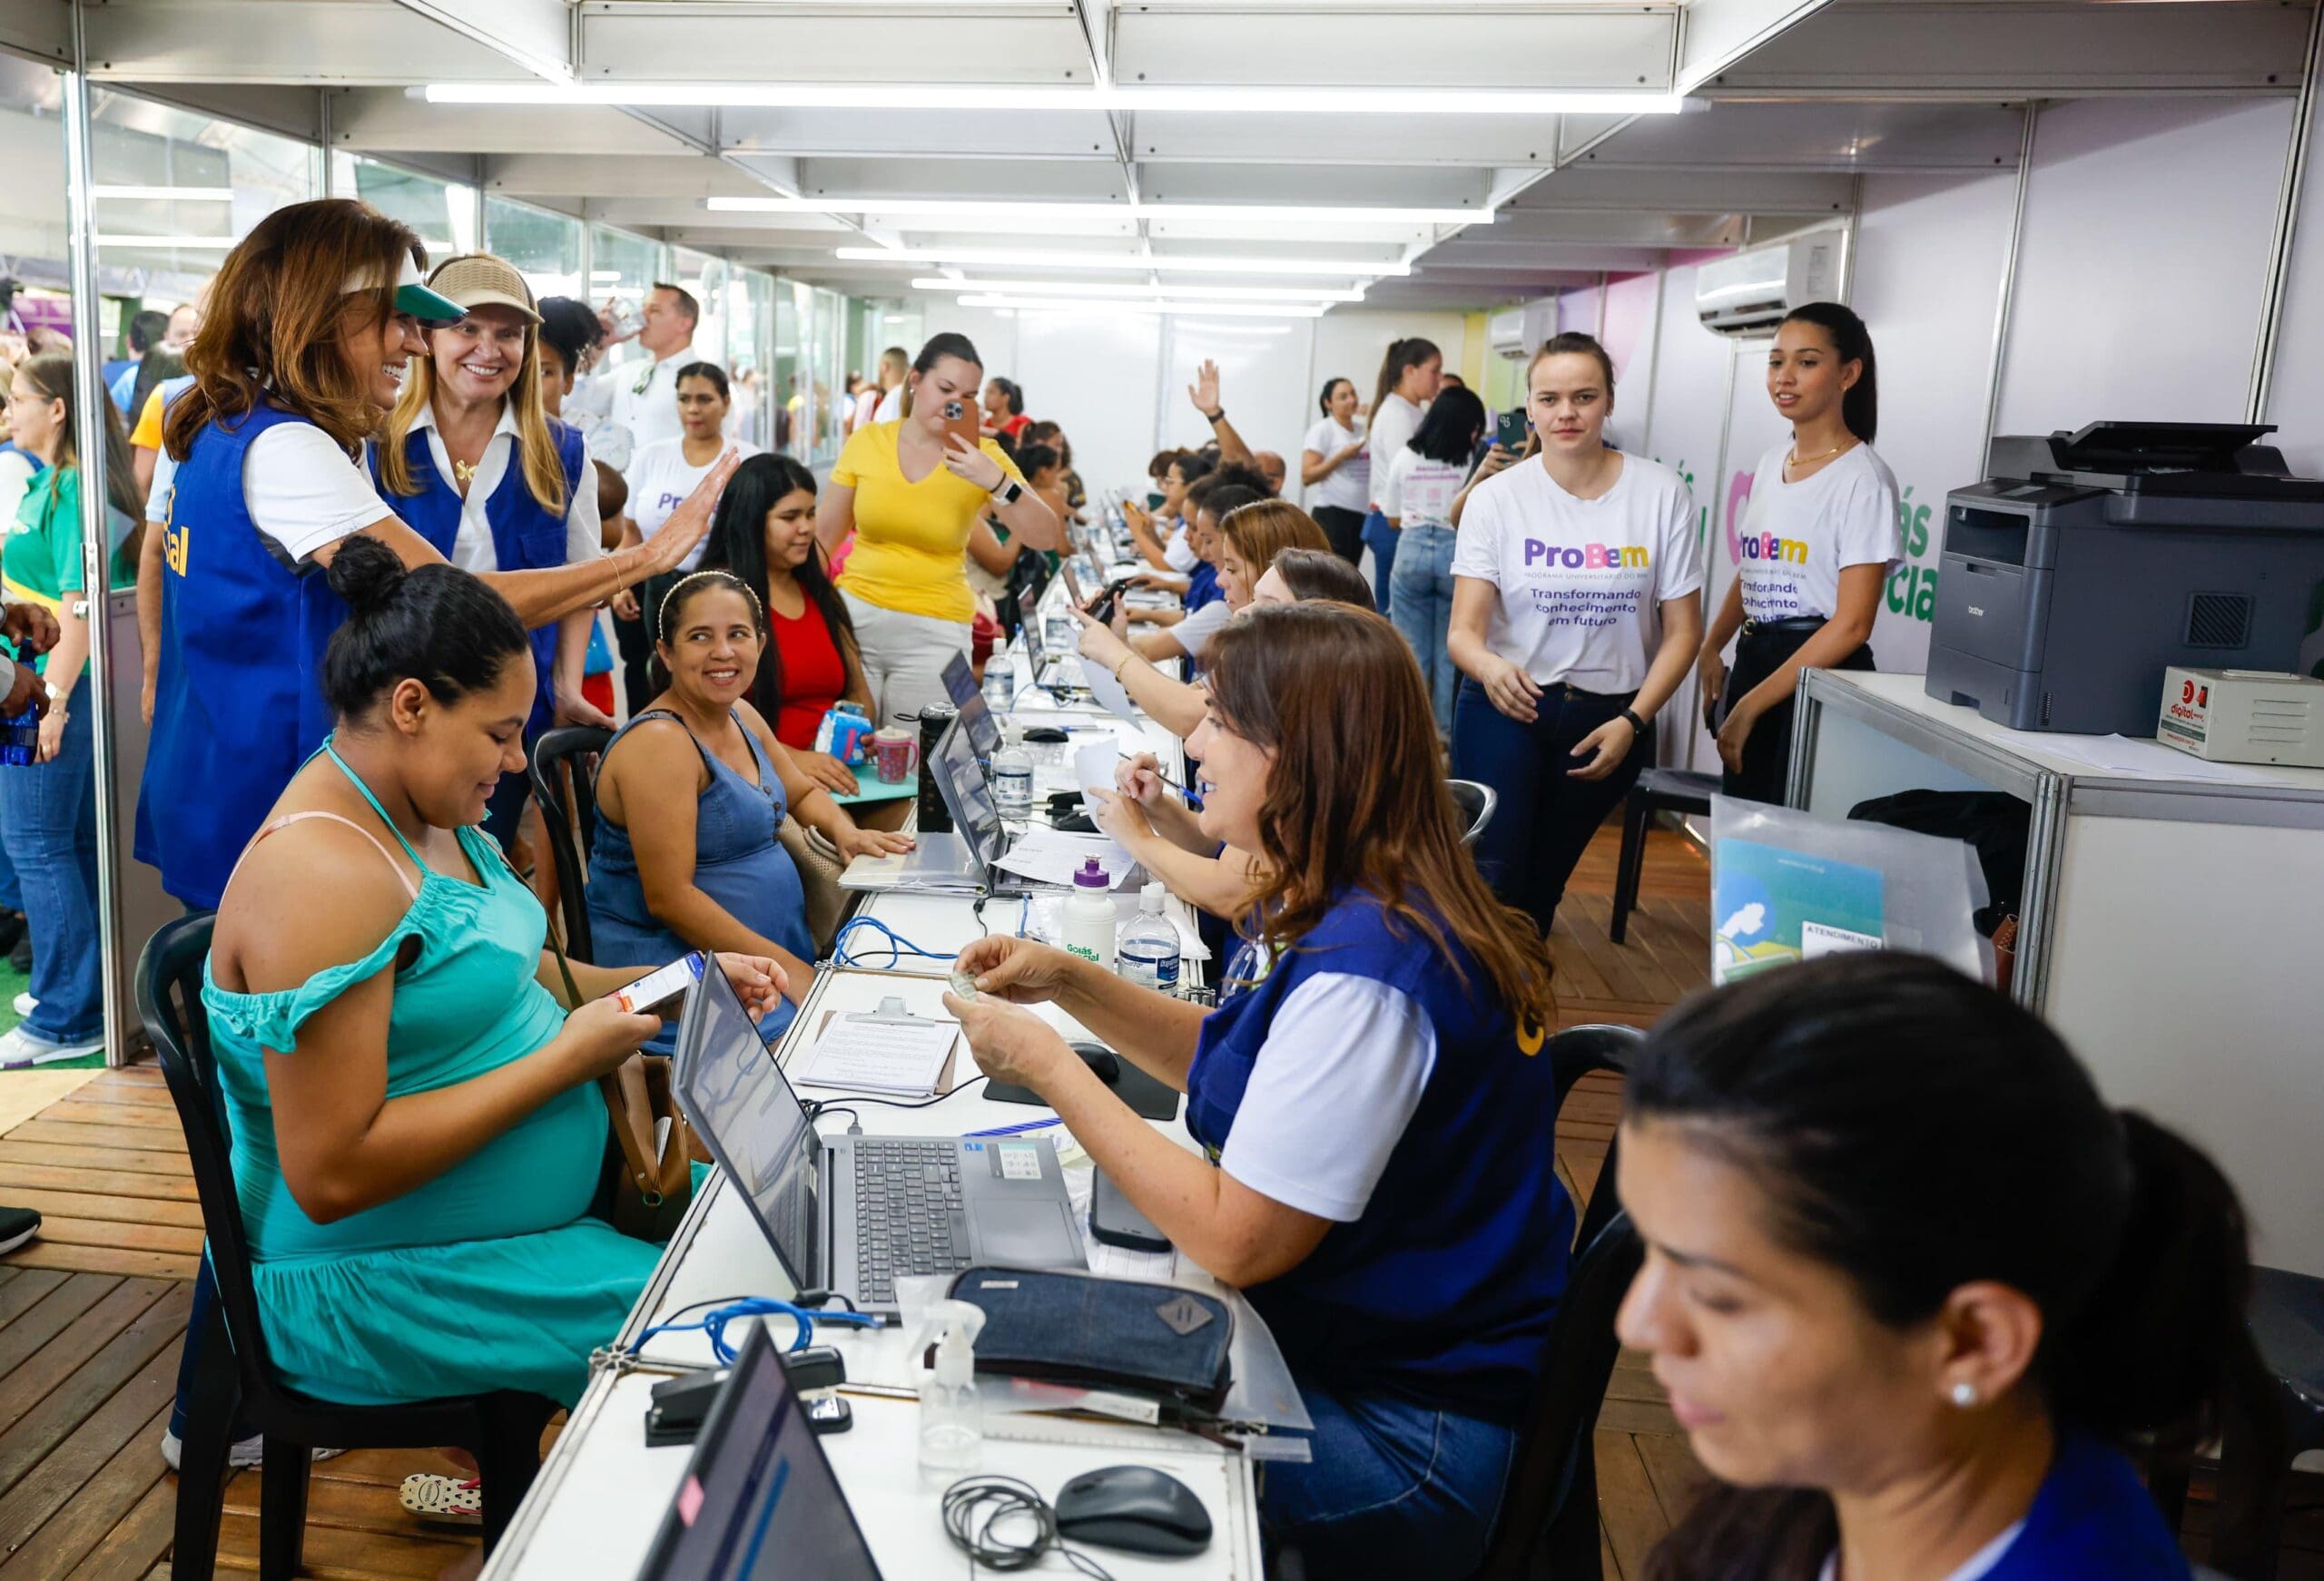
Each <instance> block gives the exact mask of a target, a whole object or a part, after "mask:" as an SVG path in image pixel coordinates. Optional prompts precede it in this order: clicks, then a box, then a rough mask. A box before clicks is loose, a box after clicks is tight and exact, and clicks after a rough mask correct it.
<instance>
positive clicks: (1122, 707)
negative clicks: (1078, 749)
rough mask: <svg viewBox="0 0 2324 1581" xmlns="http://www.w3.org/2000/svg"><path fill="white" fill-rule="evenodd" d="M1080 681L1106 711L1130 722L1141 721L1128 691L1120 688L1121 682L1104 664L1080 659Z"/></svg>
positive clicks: (1136, 722) (1138, 722)
mask: <svg viewBox="0 0 2324 1581" xmlns="http://www.w3.org/2000/svg"><path fill="white" fill-rule="evenodd" d="M1081 681H1082V684H1083V685H1085V686H1087V687H1088V688H1089V694H1090V695H1091V696H1092V697H1095V698H1096V699H1097V700H1098V702H1099V703H1101V704H1102V705H1104V707H1105V710H1106V712H1108V713H1110V714H1113V715H1115V716H1116V717H1117V718H1120V719H1126V720H1128V722H1130V723H1132V724H1140V723H1141V722H1140V720H1139V719H1138V714H1137V705H1136V704H1134V703H1132V702H1130V700H1129V693H1128V692H1125V691H1123V690H1122V683H1121V682H1118V681H1117V680H1115V679H1114V677H1113V675H1112V673H1110V672H1109V671H1108V670H1107V669H1106V668H1105V666H1103V665H1102V664H1095V663H1091V662H1090V661H1088V659H1084V660H1082V661H1081Z"/></svg>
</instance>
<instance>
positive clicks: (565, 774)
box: [528, 724, 614, 961]
mask: <svg viewBox="0 0 2324 1581" xmlns="http://www.w3.org/2000/svg"><path fill="white" fill-rule="evenodd" d="M613 739H614V732H611V731H609V730H606V728H605V727H604V726H602V725H594V724H567V725H560V726H558V727H557V728H556V730H551V731H543V732H541V737H540V740H538V741H535V742H534V743H533V761H532V764H531V766H530V768H529V770H528V772H529V773H530V774H531V775H532V777H533V795H534V797H535V799H536V800H538V801H539V802H540V805H541V823H542V826H543V827H545V828H546V829H547V830H548V849H549V856H550V859H552V860H553V861H555V862H556V900H557V905H558V906H559V907H560V908H562V909H563V910H564V912H565V953H566V955H568V956H571V957H573V958H574V959H575V960H577V961H590V960H595V959H596V958H597V956H596V950H595V949H593V948H591V947H590V940H589V899H588V896H587V894H586V890H585V886H586V884H587V882H588V879H589V859H588V851H589V849H590V847H591V846H593V845H595V844H596V839H597V780H596V772H595V771H593V770H592V769H591V767H590V766H589V765H588V764H587V763H586V762H584V761H582V760H583V759H585V758H591V757H596V756H599V755H601V754H602V753H603V752H604V751H605V750H606V743H607V742H609V741H612V740H613ZM576 825H577V826H578V834H577V836H576Z"/></svg>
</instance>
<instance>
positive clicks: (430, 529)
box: [371, 419, 581, 738]
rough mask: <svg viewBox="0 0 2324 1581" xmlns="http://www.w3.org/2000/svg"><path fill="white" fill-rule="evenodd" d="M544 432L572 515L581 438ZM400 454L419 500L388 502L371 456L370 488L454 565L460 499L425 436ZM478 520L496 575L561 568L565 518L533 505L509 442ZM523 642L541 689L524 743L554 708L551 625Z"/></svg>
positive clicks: (413, 436) (554, 427)
mask: <svg viewBox="0 0 2324 1581" xmlns="http://www.w3.org/2000/svg"><path fill="white" fill-rule="evenodd" d="M548 431H549V437H551V438H553V439H555V440H556V459H557V463H558V465H559V466H562V467H563V468H564V469H565V500H566V509H567V510H570V509H571V508H572V505H573V498H574V495H575V492H576V490H577V489H579V488H580V486H581V430H580V429H578V428H574V427H567V426H566V425H565V424H563V423H560V422H557V421H555V420H554V419H552V420H551V421H550V423H549V426H548ZM403 453H404V459H405V461H406V462H407V463H408V464H409V466H410V468H411V476H412V481H413V482H415V483H417V484H418V485H419V493H418V494H416V495H393V496H390V495H389V494H388V493H387V492H386V486H385V485H384V484H383V483H382V482H381V481H380V477H379V452H378V450H377V449H376V448H375V449H374V450H373V451H372V454H371V481H372V484H373V486H376V487H378V488H379V490H380V497H381V498H382V499H385V500H387V501H388V502H389V504H391V505H392V506H395V509H396V514H397V515H398V516H401V517H402V518H403V519H404V521H405V522H406V523H407V524H409V526H410V527H411V530H412V531H413V532H415V533H418V534H419V535H420V536H421V537H423V538H425V539H427V540H428V542H429V543H431V544H433V545H436V552H437V553H438V554H439V555H443V556H444V558H446V559H447V560H448V559H450V558H451V557H452V545H453V543H454V541H455V540H457V539H458V537H459V534H460V496H459V491H458V490H457V489H455V488H454V487H453V486H452V485H451V484H450V483H449V482H448V480H446V478H445V477H444V476H443V475H442V474H440V473H438V471H437V470H436V458H435V457H434V455H433V454H432V453H431V452H430V451H429V449H428V434H427V431H426V430H425V429H421V428H414V429H413V430H412V431H411V432H410V433H409V434H407V435H405V436H404V452H403ZM484 516H485V520H486V521H487V522H488V523H489V524H491V527H492V552H493V555H494V556H495V558H497V560H498V562H499V565H500V569H501V570H503V571H545V570H549V569H552V568H554V567H556V566H559V565H564V564H565V558H566V556H565V549H566V544H565V517H564V516H551V515H550V514H549V513H548V512H547V510H545V509H543V508H542V506H541V503H540V501H538V500H537V499H535V498H534V497H533V491H532V490H531V489H530V488H529V487H527V486H526V483H525V467H524V456H523V453H522V452H521V451H520V450H519V449H518V448H517V446H516V443H515V441H514V440H511V441H510V444H509V455H508V466H507V470H506V471H504V472H503V473H502V474H501V475H500V484H499V486H498V487H497V488H495V489H494V490H493V491H492V497H491V498H490V499H487V500H486V501H485V502H484ZM528 640H529V641H530V643H531V644H532V650H533V671H534V673H535V674H536V675H537V677H538V678H539V681H540V689H539V691H538V692H537V694H536V695H535V697H534V700H533V716H532V718H531V719H530V720H529V721H528V722H527V724H526V727H525V733H526V735H527V738H530V737H531V736H532V735H533V734H534V733H535V732H538V731H541V730H543V729H546V728H547V725H548V722H549V719H550V716H551V712H552V710H553V708H554V704H555V696H554V693H555V689H556V622H555V621H551V622H550V623H549V624H547V625H545V626H536V627H534V628H533V630H532V632H531V633H529V636H528Z"/></svg>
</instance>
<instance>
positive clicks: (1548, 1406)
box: [1472, 1159, 1646, 1581]
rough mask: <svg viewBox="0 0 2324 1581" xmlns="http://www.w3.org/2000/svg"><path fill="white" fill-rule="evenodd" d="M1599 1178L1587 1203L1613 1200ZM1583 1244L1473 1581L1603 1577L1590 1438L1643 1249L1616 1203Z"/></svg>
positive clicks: (1617, 1349) (1587, 1580)
mask: <svg viewBox="0 0 2324 1581" xmlns="http://www.w3.org/2000/svg"><path fill="white" fill-rule="evenodd" d="M1608 1163H1609V1164H1611V1163H1612V1160H1611V1159H1609V1160H1608ZM1599 1181H1600V1187H1599V1189H1598V1190H1597V1191H1595V1192H1593V1193H1590V1200H1591V1201H1592V1202H1593V1203H1595V1202H1598V1201H1600V1200H1601V1199H1602V1200H1606V1201H1609V1202H1610V1201H1611V1199H1612V1197H1613V1191H1612V1189H1611V1181H1610V1177H1609V1176H1606V1175H1600V1176H1599ZM1583 1245H1584V1248H1585V1250H1584V1251H1583V1252H1582V1253H1581V1256H1580V1257H1579V1258H1577V1259H1576V1260H1575V1262H1574V1264H1573V1272H1572V1276H1571V1278H1570V1279H1569V1280H1568V1281H1566V1287H1565V1297H1564V1299H1563V1300H1561V1301H1559V1302H1558V1311H1557V1317H1556V1318H1555V1319H1554V1320H1553V1321H1551V1325H1550V1342H1549V1349H1548V1352H1547V1354H1548V1358H1549V1360H1548V1363H1547V1365H1546V1366H1545V1367H1544V1368H1543V1370H1542V1372H1541V1384H1540V1385H1539V1387H1538V1388H1537V1389H1536V1390H1535V1391H1534V1395H1533V1401H1532V1408H1531V1410H1530V1411H1528V1412H1527V1414H1526V1417H1525V1426H1524V1431H1523V1435H1522V1436H1521V1438H1520V1439H1519V1440H1518V1448H1517V1461H1516V1464H1515V1465H1514V1466H1513V1467H1512V1468H1511V1470H1510V1475H1509V1488H1508V1491H1507V1492H1506V1493H1505V1494H1504V1495H1503V1496H1502V1507H1501V1520H1500V1523H1499V1525H1498V1526H1497V1527H1495V1528H1494V1531H1493V1538H1492V1547H1489V1548H1487V1549H1486V1550H1485V1562H1484V1564H1483V1565H1482V1566H1481V1567H1480V1568H1479V1569H1478V1570H1477V1572H1476V1574H1475V1576H1473V1577H1472V1581H1535V1578H1536V1577H1541V1576H1554V1577H1555V1578H1556V1581H1597V1578H1598V1577H1599V1576H1602V1575H1603V1574H1604V1572H1603V1571H1602V1570H1601V1569H1600V1554H1599V1544H1598V1462H1597V1458H1596V1454H1595V1450H1594V1447H1593V1444H1592V1434H1593V1433H1594V1431H1595V1430H1596V1428H1597V1425H1598V1410H1599V1407H1600V1405H1601V1404H1603V1403H1604V1401H1605V1399H1606V1383H1607V1380H1609V1379H1610V1378H1611V1377H1612V1376H1613V1371H1614V1358H1615V1357H1616V1355H1617V1354H1619V1353H1620V1350H1621V1342H1620V1340H1616V1339H1615V1338H1614V1314H1615V1313H1616V1312H1617V1311H1620V1308H1621V1304H1622V1297H1623V1295H1624V1294H1625V1293H1627V1292H1628V1291H1629V1290H1630V1281H1631V1280H1632V1279H1633V1278H1635V1277H1636V1276H1637V1274H1638V1269H1639V1264H1640V1262H1642V1261H1644V1259H1645V1255H1646V1251H1645V1246H1644V1244H1643V1242H1640V1240H1639V1238H1638V1233H1637V1232H1635V1231H1634V1230H1632V1229H1631V1228H1630V1218H1629V1216H1628V1215H1627V1214H1624V1213H1620V1212H1616V1211H1613V1210H1611V1209H1610V1210H1609V1216H1608V1218H1607V1222H1606V1226H1605V1228H1604V1229H1603V1230H1601V1231H1600V1232H1599V1233H1598V1237H1597V1239H1596V1240H1594V1241H1588V1242H1583Z"/></svg>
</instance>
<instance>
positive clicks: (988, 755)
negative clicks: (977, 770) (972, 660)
mask: <svg viewBox="0 0 2324 1581" xmlns="http://www.w3.org/2000/svg"><path fill="white" fill-rule="evenodd" d="M944 695H945V696H947V697H949V698H950V699H951V700H952V710H953V712H956V713H958V714H959V715H960V722H961V723H962V724H964V725H966V726H968V727H969V745H970V746H971V747H973V748H974V749H976V754H977V756H978V757H979V758H980V759H981V760H983V761H986V762H988V763H989V762H990V761H992V754H993V753H995V752H997V751H1000V725H998V724H996V723H995V722H993V718H992V710H991V709H990V707H988V706H986V703H985V700H984V693H983V692H980V691H978V690H977V678H976V675H975V673H973V672H972V671H970V668H969V656H968V655H967V654H966V653H954V654H953V655H952V656H951V657H950V658H949V659H947V660H945V661H944Z"/></svg>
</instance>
